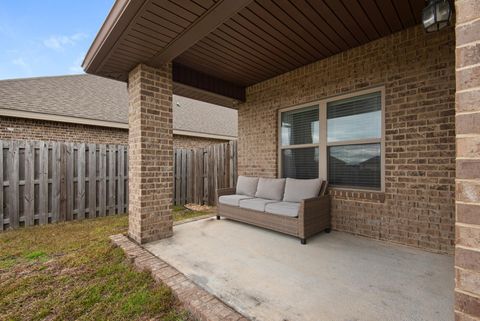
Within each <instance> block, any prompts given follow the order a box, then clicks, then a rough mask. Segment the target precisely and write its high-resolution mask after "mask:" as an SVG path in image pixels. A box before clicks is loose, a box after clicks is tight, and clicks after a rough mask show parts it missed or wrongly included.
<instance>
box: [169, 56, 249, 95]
mask: <svg viewBox="0 0 480 321" xmlns="http://www.w3.org/2000/svg"><path fill="white" fill-rule="evenodd" d="M172 69H173V70H172V74H173V75H172V78H173V81H174V82H175V83H178V84H182V85H184V86H188V87H191V88H197V89H200V90H202V91H205V92H210V93H213V94H216V95H220V96H223V97H227V98H230V100H232V101H233V100H236V101H245V87H242V86H238V85H235V84H233V83H230V82H228V81H225V80H222V79H219V78H215V77H212V76H210V75H207V74H204V73H202V72H199V71H196V70H194V69H191V68H188V67H186V66H183V65H181V64H177V63H174V64H173V68H172Z"/></svg>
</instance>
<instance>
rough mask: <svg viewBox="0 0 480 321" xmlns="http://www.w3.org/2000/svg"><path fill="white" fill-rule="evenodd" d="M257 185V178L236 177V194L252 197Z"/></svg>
mask: <svg viewBox="0 0 480 321" xmlns="http://www.w3.org/2000/svg"><path fill="white" fill-rule="evenodd" d="M257 185H258V177H247V176H238V180H237V190H236V194H238V195H247V196H252V197H254V196H255V193H256V192H257Z"/></svg>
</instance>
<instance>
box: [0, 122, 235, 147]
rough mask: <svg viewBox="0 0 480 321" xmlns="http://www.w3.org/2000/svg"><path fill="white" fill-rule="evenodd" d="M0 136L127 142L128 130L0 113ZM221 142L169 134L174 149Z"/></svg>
mask: <svg viewBox="0 0 480 321" xmlns="http://www.w3.org/2000/svg"><path fill="white" fill-rule="evenodd" d="M0 139H24V140H47V141H69V142H75V143H82V142H85V143H95V144H118V145H127V144H128V130H127V129H116V128H107V127H101V126H90V125H78V124H71V123H60V122H53V121H45V120H34V119H23V118H14V117H4V116H0ZM225 142H227V141H226V140H221V139H212V138H203V137H192V136H183V135H174V136H173V146H174V147H175V148H204V147H206V146H210V145H213V144H220V143H225Z"/></svg>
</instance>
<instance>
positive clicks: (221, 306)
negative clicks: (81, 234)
mask: <svg viewBox="0 0 480 321" xmlns="http://www.w3.org/2000/svg"><path fill="white" fill-rule="evenodd" d="M110 239H111V240H112V242H113V243H114V244H115V245H116V246H118V247H120V248H121V249H122V250H123V251H124V252H125V255H126V257H127V258H128V259H129V260H130V261H131V262H132V263H133V265H134V266H135V267H136V268H137V269H138V270H141V271H148V272H150V273H151V274H152V276H153V278H154V279H155V280H156V281H157V282H162V283H164V284H166V285H167V286H168V287H170V288H171V290H172V292H173V294H174V295H175V297H177V299H178V300H179V301H180V302H181V303H182V304H183V305H184V307H185V308H186V309H187V310H189V311H190V312H191V313H192V315H193V316H194V317H195V318H197V319H199V320H202V321H218V320H225V321H248V319H247V318H246V317H244V316H243V315H241V314H240V313H238V312H237V311H235V310H234V309H232V308H231V307H229V306H228V305H226V304H225V303H224V302H223V301H221V300H220V299H218V298H217V297H215V296H214V295H212V294H210V293H208V292H207V291H205V290H204V289H202V288H201V287H199V286H198V285H196V284H195V283H193V282H192V281H191V280H190V279H188V278H187V277H186V276H185V275H184V274H183V273H181V272H180V271H178V270H177V269H175V268H174V267H172V266H171V265H169V264H168V263H166V262H165V261H163V260H161V259H160V258H158V257H156V256H155V255H153V254H152V253H150V252H149V251H147V250H146V249H144V248H143V247H141V246H139V245H138V244H137V243H135V242H133V241H132V240H130V239H129V238H128V237H126V236H125V235H123V234H117V235H112V236H110Z"/></svg>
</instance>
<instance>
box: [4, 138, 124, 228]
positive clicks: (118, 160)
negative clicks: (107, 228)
mask: <svg viewBox="0 0 480 321" xmlns="http://www.w3.org/2000/svg"><path fill="white" fill-rule="evenodd" d="M0 151H1V152H0V231H1V230H4V229H7V228H17V227H20V226H31V225H37V224H47V223H51V222H61V221H70V220H78V219H84V218H91V217H97V216H105V215H112V214H116V213H125V212H126V211H127V208H128V182H127V181H128V175H127V174H128V163H127V162H128V157H127V148H126V146H122V145H95V144H76V143H62V142H42V141H0Z"/></svg>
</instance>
